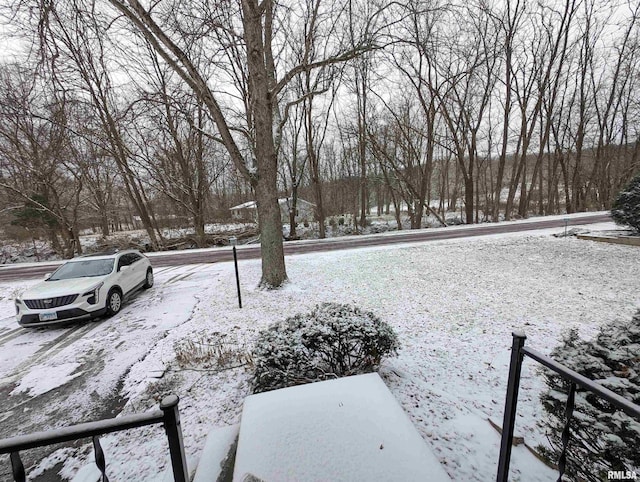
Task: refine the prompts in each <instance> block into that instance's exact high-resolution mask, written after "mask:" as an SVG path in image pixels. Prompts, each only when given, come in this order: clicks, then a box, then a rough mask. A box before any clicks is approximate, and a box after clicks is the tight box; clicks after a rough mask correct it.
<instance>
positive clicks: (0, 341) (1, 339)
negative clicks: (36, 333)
mask: <svg viewBox="0 0 640 482" xmlns="http://www.w3.org/2000/svg"><path fill="white" fill-rule="evenodd" d="M26 333H27V330H25V329H24V328H22V327H20V328H15V329H13V330H10V331H8V332H7V333H5V334H3V335H2V336H0V348H2V347H3V346H4V344H5V343H6V342H8V341H10V340H13V339H14V338H18V337H19V336H21V335H24V334H26Z"/></svg>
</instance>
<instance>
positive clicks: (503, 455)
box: [496, 332, 640, 482]
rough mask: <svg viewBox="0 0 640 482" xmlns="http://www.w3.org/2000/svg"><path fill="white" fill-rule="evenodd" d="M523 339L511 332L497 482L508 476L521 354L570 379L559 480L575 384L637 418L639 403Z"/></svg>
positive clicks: (639, 418)
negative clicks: (584, 374) (533, 348)
mask: <svg viewBox="0 0 640 482" xmlns="http://www.w3.org/2000/svg"><path fill="white" fill-rule="evenodd" d="M526 339H527V337H526V336H525V334H524V333H519V332H516V333H513V345H512V347H511V362H510V365H509V379H508V382H507V396H506V400H505V407H504V419H503V422H502V441H501V442H500V459H499V461H498V476H497V478H496V480H497V481H498V482H507V480H508V479H509V463H510V461H511V444H512V440H513V430H514V426H515V421H516V407H517V404H518V390H519V388H520V372H521V369H522V361H523V359H524V356H525V355H527V356H528V357H529V358H532V359H534V360H535V361H537V362H538V363H540V364H542V365H544V366H545V367H547V368H549V369H551V370H553V371H554V372H556V373H557V374H558V375H560V376H561V377H562V378H564V379H565V380H568V381H569V382H571V385H570V387H569V394H568V396H567V405H566V408H565V426H564V429H563V430H562V436H561V441H562V449H561V452H560V458H559V459H558V472H559V476H558V480H559V481H560V480H562V476H563V475H564V471H565V469H566V463H567V445H568V442H569V436H570V422H571V418H572V416H573V409H574V404H575V394H576V387H577V386H580V387H581V388H583V389H585V390H587V391H589V392H592V393H594V394H596V395H598V396H599V397H601V398H604V399H605V400H607V401H608V402H610V403H611V404H612V405H614V406H615V407H617V408H618V409H620V410H622V411H624V412H625V413H627V414H628V415H630V416H632V417H635V418H636V419H638V420H640V405H636V404H635V403H633V402H631V401H629V400H627V399H626V398H623V397H621V396H620V395H618V394H617V393H615V392H612V391H611V390H608V389H607V388H605V387H603V386H602V385H600V384H598V383H596V382H594V381H593V380H590V379H588V378H587V377H585V376H582V375H580V374H579V373H578V372H575V371H573V370H571V369H570V368H567V367H566V366H564V365H562V364H560V363H558V362H556V361H555V360H553V359H552V358H549V357H548V356H545V355H543V354H542V353H538V352H537V351H535V350H532V349H530V348H526V347H525V346H524V342H525V340H526Z"/></svg>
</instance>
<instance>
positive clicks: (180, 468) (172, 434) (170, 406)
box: [160, 395, 189, 482]
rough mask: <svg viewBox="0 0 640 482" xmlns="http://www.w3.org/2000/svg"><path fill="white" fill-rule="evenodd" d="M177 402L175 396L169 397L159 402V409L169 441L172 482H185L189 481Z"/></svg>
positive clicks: (177, 399)
mask: <svg viewBox="0 0 640 482" xmlns="http://www.w3.org/2000/svg"><path fill="white" fill-rule="evenodd" d="M179 400H180V399H179V398H178V397H177V396H176V395H169V396H168V397H165V398H164V399H163V400H162V401H161V402H160V409H161V410H162V411H163V412H164V429H165V431H166V433H167V439H168V440H169V453H170V454H171V467H172V468H173V480H174V481H175V482H187V481H188V480H189V471H188V470H187V458H186V457H185V454H184V444H183V443H182V430H181V429H180V414H179V413H178V401H179Z"/></svg>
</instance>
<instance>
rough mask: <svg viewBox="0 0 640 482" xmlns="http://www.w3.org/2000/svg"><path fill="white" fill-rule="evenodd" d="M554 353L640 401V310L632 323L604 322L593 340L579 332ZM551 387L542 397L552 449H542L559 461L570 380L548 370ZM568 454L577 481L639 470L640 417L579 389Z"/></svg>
mask: <svg viewBox="0 0 640 482" xmlns="http://www.w3.org/2000/svg"><path fill="white" fill-rule="evenodd" d="M551 356H552V357H553V358H554V359H555V360H557V361H558V362H559V363H562V364H563V365H566V366H568V367H569V368H571V369H573V370H575V371H577V372H578V373H580V374H582V375H584V376H585V377H587V378H589V379H591V380H594V381H596V382H598V383H600V384H602V386H604V387H605V388H608V389H609V390H612V391H614V392H616V393H617V394H618V395H620V396H622V397H624V398H626V399H627V400H630V401H632V402H633V403H636V404H640V311H638V313H636V315H635V316H634V317H633V318H632V320H631V322H629V321H615V322H612V323H609V324H607V325H604V326H602V327H601V328H600V331H599V333H598V335H597V336H596V338H595V339H594V340H592V341H584V340H581V339H580V338H579V336H578V334H577V332H576V331H575V330H573V331H571V332H570V333H569V334H568V336H567V337H565V339H564V342H563V344H562V345H560V346H558V347H557V348H556V349H554V350H553V352H552V353H551ZM544 376H545V379H546V382H547V385H548V387H549V389H548V390H547V391H546V392H545V393H543V394H542V396H541V400H542V404H543V406H544V410H545V412H546V413H547V417H546V419H545V420H544V422H543V423H544V425H545V426H546V428H547V433H548V436H549V440H550V442H551V449H550V450H549V449H545V450H543V451H544V452H545V455H546V456H547V457H548V458H549V459H550V460H552V461H554V462H556V461H557V460H558V456H559V454H560V450H561V447H562V443H561V434H562V429H563V428H564V425H565V416H564V411H565V406H566V401H567V394H568V392H569V382H567V381H565V380H563V379H562V378H561V377H560V375H558V374H556V373H555V372H551V371H547V370H545V371H544ZM570 427H571V437H570V441H569V445H568V452H567V454H568V455H567V474H570V476H571V477H572V478H573V479H574V480H589V481H599V480H606V479H607V471H609V470H616V471H634V470H635V471H636V473H640V450H639V449H638V447H640V421H639V420H636V419H634V418H633V417H631V416H629V415H627V414H625V413H624V412H622V411H621V410H617V409H616V408H615V407H614V406H613V405H612V404H611V403H609V402H607V401H606V400H603V399H602V398H600V397H598V396H597V395H595V394H593V393H591V392H587V391H584V390H582V389H580V387H577V390H576V397H575V409H574V412H573V418H572V419H571V424H570Z"/></svg>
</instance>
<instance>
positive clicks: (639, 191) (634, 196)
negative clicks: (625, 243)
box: [611, 174, 640, 233]
mask: <svg viewBox="0 0 640 482" xmlns="http://www.w3.org/2000/svg"><path fill="white" fill-rule="evenodd" d="M611 217H612V218H613V220H614V221H615V222H616V223H617V224H622V225H626V226H630V227H631V228H632V229H633V230H635V231H636V232H638V233H640V174H638V175H637V176H636V177H634V178H633V179H632V180H631V182H630V183H629V184H628V185H627V187H625V188H624V190H623V191H622V192H620V194H618V197H617V199H616V200H615V202H614V203H613V207H612V208H611Z"/></svg>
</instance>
